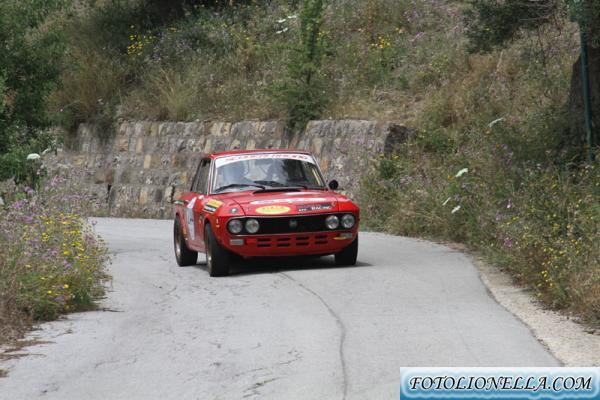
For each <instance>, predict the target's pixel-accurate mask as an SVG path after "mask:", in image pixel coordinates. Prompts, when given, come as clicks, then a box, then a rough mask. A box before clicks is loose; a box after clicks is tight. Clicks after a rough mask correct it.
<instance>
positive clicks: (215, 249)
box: [204, 225, 230, 276]
mask: <svg viewBox="0 0 600 400" xmlns="http://www.w3.org/2000/svg"><path fill="white" fill-rule="evenodd" d="M204 241H205V242H204V243H205V247H206V267H207V269H208V273H209V274H210V276H227V275H229V259H230V254H229V252H228V251H227V249H224V248H223V247H221V245H220V244H219V242H218V241H217V238H216V236H215V234H214V232H213V231H212V228H211V226H210V225H206V234H205V235H204Z"/></svg>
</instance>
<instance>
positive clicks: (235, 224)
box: [227, 219, 243, 235]
mask: <svg viewBox="0 0 600 400" xmlns="http://www.w3.org/2000/svg"><path fill="white" fill-rule="evenodd" d="M242 228H243V225H242V221H240V220H239V219H232V220H231V221H229V222H228V223H227V229H229V232H231V233H233V234H234V235H237V234H238V233H240V232H241V231H242Z"/></svg>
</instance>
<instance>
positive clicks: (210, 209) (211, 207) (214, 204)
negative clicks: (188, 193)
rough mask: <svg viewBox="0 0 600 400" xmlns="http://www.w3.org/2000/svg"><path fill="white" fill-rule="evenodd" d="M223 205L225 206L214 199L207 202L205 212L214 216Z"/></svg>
mask: <svg viewBox="0 0 600 400" xmlns="http://www.w3.org/2000/svg"><path fill="white" fill-rule="evenodd" d="M222 205H223V202H221V201H219V200H214V199H212V200H209V201H207V202H206V204H204V211H206V212H207V213H211V214H213V213H214V212H215V211H217V210H218V209H219V207H221V206H222Z"/></svg>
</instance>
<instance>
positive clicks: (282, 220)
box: [240, 214, 344, 247]
mask: <svg viewBox="0 0 600 400" xmlns="http://www.w3.org/2000/svg"><path fill="white" fill-rule="evenodd" d="M330 215H332V214H319V215H307V216H289V217H288V216H285V217H270V218H264V217H253V218H254V219H256V220H257V221H258V222H259V223H260V229H259V230H258V232H257V233H256V235H269V234H278V233H303V232H330V230H329V229H327V227H326V226H325V218H327V217H328V216H330ZM335 215H337V216H338V218H339V219H340V220H341V219H342V215H344V214H335ZM240 219H241V220H242V222H245V220H246V218H240ZM291 220H295V221H296V226H295V227H291V226H290V221H291ZM339 230H344V229H343V228H342V227H341V226H340V227H339ZM242 234H244V235H250V233H248V232H246V230H245V229H244V231H243V233H242ZM306 240H308V237H306ZM259 244H260V243H259ZM284 244H285V243H282V247H283V245H284Z"/></svg>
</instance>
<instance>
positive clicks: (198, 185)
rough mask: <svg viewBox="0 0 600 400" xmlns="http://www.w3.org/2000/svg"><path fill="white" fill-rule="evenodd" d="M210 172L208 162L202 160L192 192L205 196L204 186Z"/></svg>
mask: <svg viewBox="0 0 600 400" xmlns="http://www.w3.org/2000/svg"><path fill="white" fill-rule="evenodd" d="M209 171H210V160H202V164H200V170H199V171H198V176H197V178H196V181H195V182H194V192H196V193H201V194H206V193H207V191H206V184H207V182H208V173H209Z"/></svg>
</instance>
